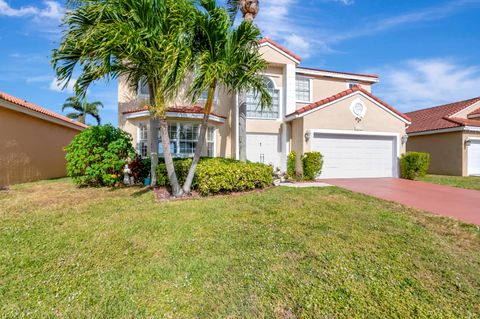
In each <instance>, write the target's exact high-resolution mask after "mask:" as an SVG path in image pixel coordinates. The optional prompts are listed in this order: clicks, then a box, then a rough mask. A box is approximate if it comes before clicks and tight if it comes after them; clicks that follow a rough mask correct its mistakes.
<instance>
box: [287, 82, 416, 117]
mask: <svg viewBox="0 0 480 319" xmlns="http://www.w3.org/2000/svg"><path fill="white" fill-rule="evenodd" d="M355 92H362V93H363V94H366V95H367V96H368V97H370V98H371V99H373V100H375V101H376V102H377V103H379V104H381V105H383V106H384V107H386V108H387V109H389V110H390V111H392V112H393V113H395V114H397V115H398V116H400V117H402V118H403V119H405V120H407V121H409V122H411V119H410V117H408V116H407V115H405V114H403V113H401V112H399V111H397V110H396V109H394V108H393V107H392V106H390V105H389V104H388V103H386V102H385V101H383V100H381V99H380V98H378V97H376V96H375V95H373V94H372V93H370V92H368V91H367V90H365V89H363V88H362V87H361V86H359V85H356V86H354V87H353V88H350V89H347V90H345V91H342V92H339V93H337V94H335V95H332V96H330V97H327V98H324V99H322V100H319V101H317V102H313V103H311V104H309V105H306V106H304V107H302V108H299V109H297V110H296V111H295V112H293V113H290V114H288V115H287V116H290V115H293V114H297V115H300V114H302V113H305V112H307V111H310V110H312V109H315V108H317V107H319V106H322V105H325V104H327V103H330V102H333V101H336V100H338V99H340V98H342V97H344V96H347V95H350V94H352V93H355Z"/></svg>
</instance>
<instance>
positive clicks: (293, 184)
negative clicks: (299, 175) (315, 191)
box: [280, 182, 332, 188]
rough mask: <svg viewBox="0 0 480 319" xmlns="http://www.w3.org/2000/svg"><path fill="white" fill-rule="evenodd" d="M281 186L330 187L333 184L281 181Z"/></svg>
mask: <svg viewBox="0 0 480 319" xmlns="http://www.w3.org/2000/svg"><path fill="white" fill-rule="evenodd" d="M280 186H285V187H294V188H303V187H328V186H332V185H330V184H327V183H322V182H305V183H280Z"/></svg>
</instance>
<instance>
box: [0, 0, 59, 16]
mask: <svg viewBox="0 0 480 319" xmlns="http://www.w3.org/2000/svg"><path fill="white" fill-rule="evenodd" d="M44 5H45V7H44V8H39V7H35V6H23V7H20V8H18V9H15V8H12V7H11V6H10V5H9V4H8V3H7V2H6V1H5V0H0V16H1V15H3V16H7V17H25V16H33V17H39V18H48V19H55V20H60V19H61V18H62V16H63V14H64V12H65V9H64V8H63V6H62V5H61V4H60V3H58V2H56V1H44Z"/></svg>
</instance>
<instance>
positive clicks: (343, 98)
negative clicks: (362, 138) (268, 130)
mask: <svg viewBox="0 0 480 319" xmlns="http://www.w3.org/2000/svg"><path fill="white" fill-rule="evenodd" d="M356 94H360V95H361V96H363V97H364V98H366V99H367V100H369V101H370V102H372V103H373V104H375V105H377V106H379V107H380V108H382V109H383V110H384V111H386V112H387V113H390V114H391V115H393V116H394V117H396V118H398V119H399V120H401V121H402V122H404V123H406V124H412V122H410V121H407V120H406V119H404V118H403V117H401V116H400V115H398V114H397V113H395V112H393V111H392V110H390V109H388V108H386V107H385V106H383V105H382V104H380V103H378V102H377V101H376V100H374V99H372V98H370V97H369V96H368V95H366V94H365V93H363V92H362V91H354V92H352V93H350V94H348V95H345V96H343V97H341V98H339V99H337V100H334V101H331V102H328V103H325V104H324V105H321V106H319V107H316V108H313V109H311V110H309V111H307V112H304V113H301V114H295V113H293V114H290V115H288V116H287V117H286V121H292V120H295V119H297V118H300V117H303V116H306V115H309V114H311V113H313V112H316V111H318V110H321V109H324V108H326V107H329V106H331V105H333V104H335V103H338V102H341V101H343V100H346V99H348V98H350V97H352V96H354V95H356Z"/></svg>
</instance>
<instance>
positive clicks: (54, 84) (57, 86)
mask: <svg viewBox="0 0 480 319" xmlns="http://www.w3.org/2000/svg"><path fill="white" fill-rule="evenodd" d="M76 81H77V79H73V78H72V79H71V80H70V81H69V82H68V84H67V86H66V87H65V88H63V86H64V84H65V83H64V82H59V81H58V80H57V79H56V78H53V79H52V81H51V82H50V86H49V87H48V88H49V90H51V91H54V92H67V93H73V92H74V90H75V82H76Z"/></svg>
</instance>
